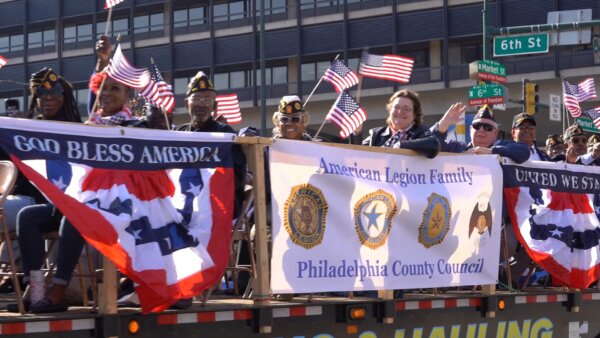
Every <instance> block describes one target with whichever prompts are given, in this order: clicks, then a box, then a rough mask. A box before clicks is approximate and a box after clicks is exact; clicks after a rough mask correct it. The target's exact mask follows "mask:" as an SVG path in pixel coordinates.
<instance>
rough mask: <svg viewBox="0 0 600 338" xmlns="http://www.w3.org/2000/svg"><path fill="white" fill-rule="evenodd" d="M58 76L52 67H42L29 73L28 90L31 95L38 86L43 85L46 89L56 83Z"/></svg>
mask: <svg viewBox="0 0 600 338" xmlns="http://www.w3.org/2000/svg"><path fill="white" fill-rule="evenodd" d="M59 78H60V76H59V75H58V74H56V73H55V72H54V71H53V70H52V68H48V67H44V68H42V69H41V70H40V71H38V72H37V73H33V74H31V79H30V80H29V90H30V91H31V94H32V95H33V94H35V90H36V89H37V88H38V87H44V88H46V89H49V88H52V87H54V86H55V85H56V84H57V82H58V79H59Z"/></svg>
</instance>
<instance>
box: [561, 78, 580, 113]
mask: <svg viewBox="0 0 600 338" xmlns="http://www.w3.org/2000/svg"><path fill="white" fill-rule="evenodd" d="M578 94H579V89H578V88H577V86H576V85H574V84H572V83H570V82H569V81H567V80H563V101H564V102H565V107H566V108H567V109H568V110H569V112H570V113H571V115H572V116H573V117H579V116H581V107H580V106H579V100H578V99H577V95H578Z"/></svg>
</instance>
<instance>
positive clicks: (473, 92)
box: [468, 83, 504, 106]
mask: <svg viewBox="0 0 600 338" xmlns="http://www.w3.org/2000/svg"><path fill="white" fill-rule="evenodd" d="M468 97H469V106H481V105H484V104H497V103H504V86H503V85H499V84H495V83H494V84H486V85H480V86H473V87H471V88H469V92H468Z"/></svg>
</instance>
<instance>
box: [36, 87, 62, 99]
mask: <svg viewBox="0 0 600 338" xmlns="http://www.w3.org/2000/svg"><path fill="white" fill-rule="evenodd" d="M63 92H64V90H63V89H62V88H61V87H59V86H54V87H51V88H43V87H38V88H36V89H35V95H36V96H37V97H47V96H48V95H50V96H51V97H59V96H61V95H63Z"/></svg>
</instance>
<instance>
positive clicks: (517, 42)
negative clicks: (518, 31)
mask: <svg viewBox="0 0 600 338" xmlns="http://www.w3.org/2000/svg"><path fill="white" fill-rule="evenodd" d="M548 46H549V43H548V33H540V34H525V35H511V36H494V56H509V55H522V54H538V53H548Z"/></svg>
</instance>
